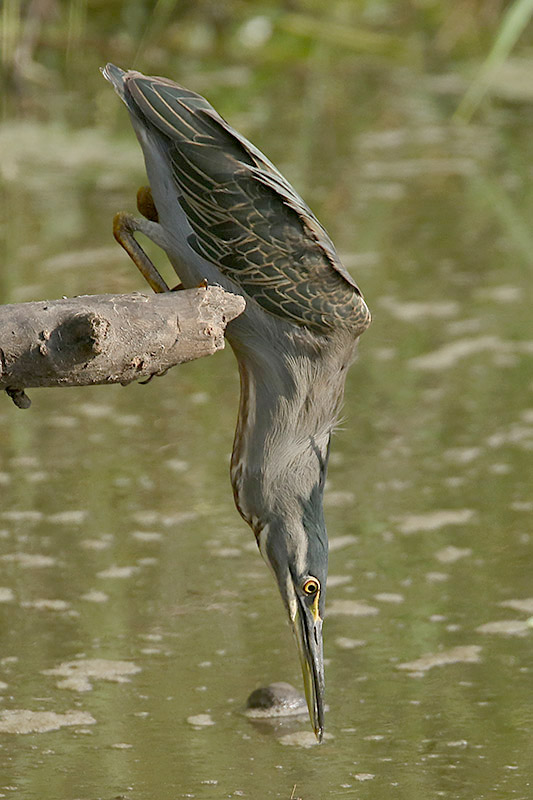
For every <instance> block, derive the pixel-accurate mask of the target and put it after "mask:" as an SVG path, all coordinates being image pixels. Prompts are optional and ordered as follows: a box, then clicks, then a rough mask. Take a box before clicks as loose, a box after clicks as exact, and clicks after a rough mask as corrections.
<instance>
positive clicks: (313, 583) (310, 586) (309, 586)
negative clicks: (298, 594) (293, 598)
mask: <svg viewBox="0 0 533 800" xmlns="http://www.w3.org/2000/svg"><path fill="white" fill-rule="evenodd" d="M302 588H303V590H304V593H305V594H307V595H312V594H316V593H317V592H318V590H319V589H320V584H319V582H318V581H317V579H316V578H308V579H307V580H306V582H305V583H304V585H303V587H302Z"/></svg>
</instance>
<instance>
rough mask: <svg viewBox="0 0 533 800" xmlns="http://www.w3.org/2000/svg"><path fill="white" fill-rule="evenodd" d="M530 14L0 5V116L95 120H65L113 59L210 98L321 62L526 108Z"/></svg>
mask: <svg viewBox="0 0 533 800" xmlns="http://www.w3.org/2000/svg"><path fill="white" fill-rule="evenodd" d="M532 9H533V2H531V0H514V2H506V0H454V2H453V3H450V2H447V0H330V2H328V3H324V2H323V0H258V1H257V2H256V1H254V0H158V1H157V2H148V0H72V2H65V1H63V2H62V1H61V0H25V1H24V0H3V2H2V5H1V20H0V24H1V37H0V47H1V69H2V82H3V87H4V90H3V92H2V112H3V114H4V115H5V114H6V113H8V112H9V111H10V112H11V113H12V111H13V108H16V109H17V111H24V112H25V113H28V114H35V115H40V116H41V117H46V116H48V115H49V114H50V113H51V112H52V113H53V115H54V117H57V115H58V114H61V111H62V112H63V114H66V115H68V117H69V119H70V120H72V119H73V117H74V119H75V120H77V121H78V122H79V124H87V123H88V122H90V121H91V119H92V120H93V121H94V120H95V116H94V115H97V114H98V109H94V108H91V107H89V106H88V105H87V104H78V106H79V107H78V108H76V109H73V108H72V107H71V106H70V104H69V97H70V96H71V93H72V92H77V91H78V90H79V88H80V83H81V84H82V85H83V86H84V87H85V88H86V89H87V90H88V91H90V90H91V89H92V87H94V85H95V83H96V70H97V68H98V66H100V65H101V64H102V63H104V62H105V61H106V60H107V59H108V58H109V56H110V54H112V55H113V58H114V59H115V60H116V61H118V62H120V63H121V64H123V65H127V66H129V67H137V68H141V66H142V68H143V69H144V70H151V71H154V72H164V73H165V74H170V75H173V76H176V77H177V76H181V79H182V80H183V79H184V77H186V76H188V75H190V74H191V73H200V74H203V73H205V82H206V85H209V86H214V88H215V89H216V87H217V86H218V85H226V86H227V85H231V86H239V88H240V89H241V91H242V90H243V89H244V88H245V87H246V86H248V85H252V87H253V88H255V89H257V87H258V86H260V85H261V84H264V83H270V82H274V83H275V84H276V85H277V86H278V89H282V84H283V80H284V77H285V75H286V70H287V66H288V65H294V64H296V63H298V64H299V65H300V77H301V78H303V77H304V75H305V72H306V71H307V70H309V69H310V68H311V69H312V67H313V65H316V61H317V58H320V59H326V60H331V59H333V60H335V61H337V62H340V63H343V62H344V63H346V62H349V63H351V64H354V63H357V64H358V65H364V66H365V69H366V70H367V71H368V73H369V74H372V73H373V72H376V71H379V70H380V69H390V68H391V66H392V65H394V67H395V68H396V69H397V70H398V71H399V72H401V71H402V70H405V69H412V70H414V71H415V72H417V73H418V74H419V75H421V76H422V75H431V74H434V75H446V76H447V77H448V79H449V81H448V83H447V84H446V83H443V85H442V92H443V94H449V95H450V96H451V98H452V101H451V105H452V106H453V101H454V100H457V99H458V98H459V97H460V96H461V94H462V92H463V91H464V90H466V88H467V87H468V86H469V85H470V82H471V79H472V78H473V77H474V76H476V75H477V78H478V83H481V84H483V85H484V86H488V87H490V89H491V94H493V95H496V96H503V97H506V98H507V99H513V98H514V99H516V98H517V97H527V98H529V97H530V96H531V93H532V87H531V80H530V78H529V75H530V70H531V63H532V62H531V61H530V58H532V57H533V54H532V53H531V47H532V28H531V15H532V13H533V12H532ZM517 43H519V45H518V47H517V49H516V52H514V53H513V56H512V58H511V59H509V57H510V55H511V53H512V51H513V49H514V47H515V45H516V44H517ZM480 69H481V71H482V73H483V74H482V75H481V76H480V75H479V72H480ZM489 73H490V74H489ZM511 77H512V78H513V80H510V78H511ZM51 96H53V97H57V96H61V97H62V98H63V109H61V108H58V107H57V103H54V104H53V107H52V108H51V107H50V97H51ZM242 96H243V95H242V94H241V98H242ZM471 99H472V98H471ZM478 99H479V97H478V96H477V95H476V101H477V100H478ZM471 110H472V108H471V107H470V106H469V107H468V109H466V108H463V111H465V112H468V113H471ZM96 119H97V116H96Z"/></svg>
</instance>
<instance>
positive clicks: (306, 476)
mask: <svg viewBox="0 0 533 800" xmlns="http://www.w3.org/2000/svg"><path fill="white" fill-rule="evenodd" d="M239 368H240V378H241V398H240V407H239V416H238V420H237V428H236V431H235V440H234V447H233V455H232V462H231V479H232V484H233V492H234V496H235V504H236V506H237V508H238V510H239V512H240V514H241V515H242V516H243V518H244V519H245V520H246V521H247V522H248V523H249V525H250V526H251V527H252V528H253V530H254V532H255V533H256V535H258V533H259V531H260V530H261V528H262V527H263V526H264V525H265V524H266V523H267V522H269V521H270V520H271V519H272V516H273V515H276V514H281V515H283V516H286V515H287V514H290V513H291V512H292V510H294V511H295V512H296V509H298V513H300V512H301V508H302V504H304V505H305V504H307V503H308V502H309V501H310V499H311V498H313V499H314V500H316V501H317V502H318V505H319V506H320V513H321V498H322V491H323V486H324V481H325V476H326V469H327V460H328V450H329V440H330V436H331V431H332V428H333V426H334V424H335V421H336V417H337V413H338V408H339V404H340V401H341V399H342V392H343V388H344V375H345V370H344V369H339V366H338V364H337V365H336V366H335V365H333V368H332V365H331V364H328V362H326V361H323V360H322V361H318V360H315V361H314V362H313V361H311V359H307V358H306V359H291V358H289V359H287V360H284V361H282V362H281V363H280V362H279V361H278V362H273V361H270V362H269V363H268V364H263V365H262V367H261V368H258V367H257V366H256V365H250V364H248V363H246V362H245V361H241V360H239ZM313 504H314V503H313ZM317 511H318V508H317Z"/></svg>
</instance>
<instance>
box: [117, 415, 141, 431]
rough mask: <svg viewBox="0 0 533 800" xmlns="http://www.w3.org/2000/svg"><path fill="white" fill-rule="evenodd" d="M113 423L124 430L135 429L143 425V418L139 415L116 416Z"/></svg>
mask: <svg viewBox="0 0 533 800" xmlns="http://www.w3.org/2000/svg"><path fill="white" fill-rule="evenodd" d="M113 421H114V422H116V423H117V424H118V425H122V426H123V427H124V428H134V427H135V426H137V425H141V424H142V417H140V416H139V415H138V414H115V416H114V417H113Z"/></svg>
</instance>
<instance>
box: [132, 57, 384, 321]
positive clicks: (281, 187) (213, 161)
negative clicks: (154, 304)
mask: <svg viewBox="0 0 533 800" xmlns="http://www.w3.org/2000/svg"><path fill="white" fill-rule="evenodd" d="M125 86H126V96H127V99H128V100H130V99H131V100H133V102H134V104H135V106H136V108H137V109H138V110H139V111H140V112H141V113H142V115H143V117H144V118H145V120H147V121H148V122H149V123H151V124H152V125H153V126H154V127H155V128H156V129H157V130H158V131H159V132H160V133H162V134H164V136H165V137H166V138H167V140H168V147H169V149H168V153H169V158H170V162H171V168H172V172H173V177H174V180H175V182H176V184H177V187H178V189H179V195H180V203H181V205H182V207H183V210H184V211H185V213H186V215H187V218H188V220H189V222H190V224H191V227H192V229H193V232H194V233H193V234H192V235H191V236H190V237H189V243H190V245H191V247H192V248H193V249H194V250H196V251H197V252H198V253H199V254H200V255H202V256H203V257H204V258H206V259H207V260H209V261H210V262H211V263H213V264H215V265H216V266H217V267H218V269H220V271H221V272H222V273H223V274H225V275H227V276H228V277H230V278H232V279H233V280H234V281H235V282H236V283H237V284H238V285H240V286H241V287H242V289H244V291H245V292H246V293H247V294H248V295H250V296H251V297H253V298H254V299H255V300H256V301H257V302H258V303H259V304H260V305H261V306H262V307H263V308H264V309H266V310H267V311H269V312H271V313H273V314H276V315H277V316H279V317H283V318H286V319H288V320H289V321H291V322H295V323H298V324H301V325H305V326H307V327H309V328H311V329H313V330H314V331H316V332H319V333H328V332H329V331H331V329H332V328H334V327H336V326H338V325H342V326H344V327H349V328H352V329H353V330H354V333H356V334H359V333H362V332H363V331H364V330H365V328H366V327H367V326H368V324H369V323H370V313H369V311H368V308H367V306H366V304H365V302H364V300H363V298H362V296H361V292H360V291H359V289H358V287H357V286H356V284H355V283H354V281H353V280H352V278H351V276H350V275H349V273H348V272H347V271H346V270H345V269H344V267H343V266H342V264H341V262H340V261H339V258H338V256H337V254H336V252H335V248H334V247H333V244H332V242H331V240H330V238H329V237H328V235H327V233H326V231H325V230H324V228H323V227H322V226H321V225H320V223H319V222H318V220H317V219H316V217H315V216H314V215H313V213H312V212H311V210H310V209H309V208H308V207H307V205H306V204H305V203H304V201H303V200H302V199H301V198H300V197H299V195H298V194H297V193H296V192H295V191H294V189H293V188H292V187H291V185H290V184H289V183H288V182H287V181H286V180H285V178H284V177H283V176H282V175H281V174H280V173H279V172H278V170H277V169H276V168H275V167H274V165H273V164H271V163H270V161H268V159H267V158H265V156H264V155H263V154H262V153H261V152H260V151H259V150H257V148H256V147H254V146H253V145H252V144H251V143H250V142H248V141H247V140H246V139H245V138H244V137H242V136H241V135H240V134H238V133H237V132H236V131H234V130H233V128H231V127H230V126H229V125H228V124H227V122H225V120H223V119H222V117H220V115H219V114H218V113H217V112H216V111H215V110H214V109H213V108H212V106H210V105H209V103H208V102H207V101H206V100H205V99H204V98H203V97H201V96H200V95H197V94H195V93H194V92H191V91H189V90H187V89H183V88H182V87H180V86H178V85H177V84H175V83H173V82H172V81H169V80H167V79H165V78H152V77H150V78H149V77H145V76H143V75H140V73H135V72H133V73H126V75H125Z"/></svg>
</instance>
